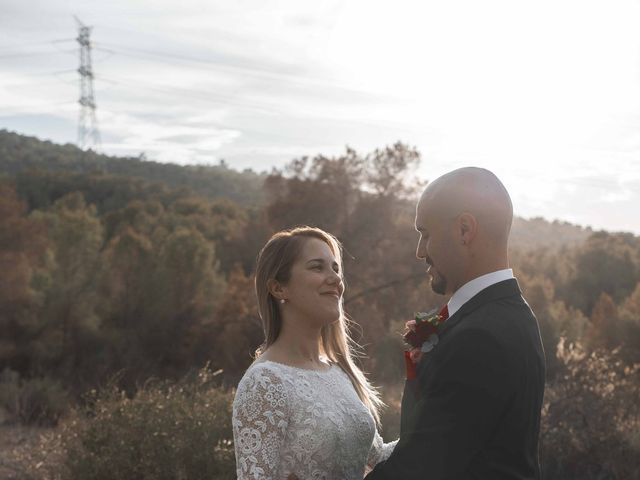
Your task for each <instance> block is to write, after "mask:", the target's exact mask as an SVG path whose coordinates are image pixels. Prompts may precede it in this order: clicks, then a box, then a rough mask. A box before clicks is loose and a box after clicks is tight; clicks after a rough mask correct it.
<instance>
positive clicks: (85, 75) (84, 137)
mask: <svg viewBox="0 0 640 480" xmlns="http://www.w3.org/2000/svg"><path fill="white" fill-rule="evenodd" d="M76 22H77V23H78V38H77V39H76V40H77V41H78V43H79V44H80V68H78V73H80V100H78V103H80V118H79V121H78V147H80V148H81V149H83V150H84V149H85V148H90V147H92V146H93V147H94V148H95V147H97V146H98V145H100V132H99V131H98V120H97V119H96V100H95V98H94V96H93V68H92V67H91V39H90V35H91V27H87V26H86V25H84V24H83V23H82V22H81V21H80V20H78V18H77V17H76Z"/></svg>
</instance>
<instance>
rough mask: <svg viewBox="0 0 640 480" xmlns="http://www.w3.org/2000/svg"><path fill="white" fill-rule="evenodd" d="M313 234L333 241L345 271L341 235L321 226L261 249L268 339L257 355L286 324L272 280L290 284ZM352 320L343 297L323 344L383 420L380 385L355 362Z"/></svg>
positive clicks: (284, 235) (276, 238) (285, 234)
mask: <svg viewBox="0 0 640 480" xmlns="http://www.w3.org/2000/svg"><path fill="white" fill-rule="evenodd" d="M310 238H316V239H318V240H321V241H323V242H325V243H326V244H327V245H329V248H330V249H331V252H332V253H333V255H334V256H335V258H336V261H337V262H338V264H339V265H340V272H342V247H341V244H340V242H339V241H338V239H336V238H335V237H334V236H333V235H331V234H330V233H327V232H325V231H324V230H321V229H319V228H315V227H307V226H303V227H296V228H293V229H290V230H282V231H280V232H278V233H276V234H274V235H273V236H272V237H271V239H269V241H268V242H267V244H266V245H265V246H264V247H263V248H262V250H261V251H260V254H259V255H258V262H257V266H256V279H255V282H256V295H257V297H258V310H259V312H260V318H261V320H262V328H263V329H264V337H265V341H264V343H263V344H262V345H261V346H260V347H259V348H258V350H256V358H257V357H258V356H260V354H261V353H263V352H264V351H265V350H266V349H267V348H269V346H271V345H272V344H273V342H275V341H276V339H277V338H278V336H279V335H280V330H281V328H282V316H281V314H280V308H279V306H278V301H277V300H276V298H274V297H273V296H272V295H271V293H270V292H269V289H268V288H267V284H268V282H269V280H276V281H278V282H279V283H281V284H283V285H286V284H287V282H288V281H289V280H290V278H291V267H292V266H293V264H294V263H295V261H296V260H297V258H298V257H299V256H300V253H301V252H302V248H303V247H304V244H305V242H306V241H307V240H308V239H310ZM350 324H351V320H350V319H349V318H348V317H347V316H346V315H345V313H344V310H343V308H342V299H341V301H340V318H339V319H338V321H337V322H333V323H331V324H330V325H327V326H325V327H323V328H322V330H321V336H322V348H323V350H324V354H325V355H326V356H327V358H328V359H329V360H330V361H331V362H333V363H337V364H338V365H339V366H340V367H341V368H342V370H344V372H345V373H346V374H347V375H348V376H349V378H350V379H351V383H353V386H354V388H355V389H356V392H357V394H358V396H359V397H360V400H362V403H364V404H365V406H366V407H367V408H368V409H369V411H370V412H371V415H372V416H373V418H374V419H375V421H376V423H377V424H380V413H379V410H380V408H381V407H382V406H384V404H383V403H382V400H380V396H379V394H378V392H377V391H376V389H375V388H374V387H373V386H372V385H371V384H370V383H369V381H368V380H367V378H366V377H365V375H364V373H363V372H362V370H360V368H358V366H357V365H356V364H355V362H354V357H355V356H356V352H358V353H359V352H360V347H359V345H358V344H357V343H356V342H355V341H354V340H353V339H352V338H351V337H350V335H349V325H350Z"/></svg>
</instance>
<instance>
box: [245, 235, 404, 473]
mask: <svg viewBox="0 0 640 480" xmlns="http://www.w3.org/2000/svg"><path fill="white" fill-rule="evenodd" d="M343 291H344V282H343V276H342V259H341V246H340V243H339V242H338V240H337V239H336V238H335V237H333V236H332V235H331V234H329V233H326V232H324V231H323V230H320V229H318V228H312V227H299V228H295V229H292V230H285V231H281V232H278V233H276V234H275V235H274V236H273V237H272V238H271V239H270V240H269V241H268V242H267V244H266V245H265V246H264V248H263V249H262V251H261V252H260V254H259V256H258V264H257V268H256V293H257V296H258V307H259V311H260V317H261V319H262V325H263V328H264V333H265V342H264V344H263V345H262V346H261V347H260V348H259V349H258V351H257V352H256V355H257V358H256V360H255V361H254V362H253V364H252V365H251V366H250V367H249V369H248V370H247V371H246V372H245V374H244V376H243V377H242V380H240V384H239V385H238V389H237V391H236V396H235V399H234V402H233V437H234V442H235V453H236V469H237V475H238V479H239V480H245V479H252V480H262V479H264V480H267V479H269V480H271V479H273V480H276V479H277V480H280V479H286V478H296V477H297V478H299V479H301V480H311V479H318V480H320V479H322V480H337V479H341V480H342V479H344V480H356V479H358V480H360V479H362V478H363V477H364V474H365V470H366V469H368V468H372V467H373V466H374V465H375V464H376V463H378V462H380V461H382V460H385V459H386V458H387V457H388V456H389V455H390V454H391V451H392V450H393V448H394V446H395V444H396V442H392V443H386V444H385V443H384V442H383V440H382V437H381V436H380V435H379V433H378V431H377V426H378V425H379V421H380V418H379V414H378V409H379V408H380V406H381V405H382V402H381V401H380V399H379V397H378V394H377V392H376V391H375V390H374V389H373V388H372V386H371V385H370V384H369V382H368V381H367V379H366V378H365V376H364V374H363V372H362V371H361V370H360V369H359V368H358V367H357V366H356V365H355V363H354V361H353V359H352V352H351V344H352V340H351V339H350V338H349V336H348V333H347V319H346V317H345V314H344V312H343V309H342V294H343Z"/></svg>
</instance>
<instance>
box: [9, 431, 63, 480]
mask: <svg viewBox="0 0 640 480" xmlns="http://www.w3.org/2000/svg"><path fill="white" fill-rule="evenodd" d="M62 459H63V451H62V447H61V438H60V433H59V428H40V427H25V426H21V425H0V478H1V479H3V480H53V479H57V478H58V477H57V476H56V475H57V472H58V470H59V465H60V463H61V462H62Z"/></svg>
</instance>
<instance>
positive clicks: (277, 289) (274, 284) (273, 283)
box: [267, 278, 285, 300]
mask: <svg viewBox="0 0 640 480" xmlns="http://www.w3.org/2000/svg"><path fill="white" fill-rule="evenodd" d="M267 290H269V293H270V294H271V296H273V297H274V298H275V299H276V300H283V299H285V292H284V287H283V286H282V285H281V284H280V282H279V281H277V280H276V279H274V278H272V279H270V280H268V281H267Z"/></svg>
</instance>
